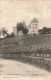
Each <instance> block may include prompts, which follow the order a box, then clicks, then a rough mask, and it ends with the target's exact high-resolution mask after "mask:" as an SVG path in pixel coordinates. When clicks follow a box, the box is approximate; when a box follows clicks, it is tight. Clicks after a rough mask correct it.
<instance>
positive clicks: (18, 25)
mask: <svg viewBox="0 0 51 80" xmlns="http://www.w3.org/2000/svg"><path fill="white" fill-rule="evenodd" d="M23 28H24V26H23V24H22V23H17V31H18V32H19V31H22V30H23Z"/></svg>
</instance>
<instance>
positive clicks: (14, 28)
mask: <svg viewBox="0 0 51 80" xmlns="http://www.w3.org/2000/svg"><path fill="white" fill-rule="evenodd" d="M13 33H14V35H15V36H17V27H13Z"/></svg>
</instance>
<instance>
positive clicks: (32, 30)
mask: <svg viewBox="0 0 51 80" xmlns="http://www.w3.org/2000/svg"><path fill="white" fill-rule="evenodd" d="M23 25H24V28H25V27H26V24H25V22H24V21H23ZM38 27H39V21H38V19H36V18H34V19H33V20H32V21H31V22H30V25H29V26H28V27H27V28H28V30H29V32H28V34H38ZM13 33H14V35H15V36H17V35H19V36H21V35H23V33H22V31H20V32H18V31H17V27H13Z"/></svg>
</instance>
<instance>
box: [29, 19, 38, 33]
mask: <svg viewBox="0 0 51 80" xmlns="http://www.w3.org/2000/svg"><path fill="white" fill-rule="evenodd" d="M38 26H39V21H38V20H37V19H36V18H34V19H33V20H32V21H31V22H30V25H29V26H28V30H29V34H38Z"/></svg>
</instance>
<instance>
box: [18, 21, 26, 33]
mask: <svg viewBox="0 0 51 80" xmlns="http://www.w3.org/2000/svg"><path fill="white" fill-rule="evenodd" d="M17 31H18V32H19V31H22V33H23V34H27V33H28V29H27V27H26V24H25V22H23V23H22V22H21V23H17Z"/></svg>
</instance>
